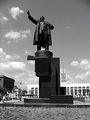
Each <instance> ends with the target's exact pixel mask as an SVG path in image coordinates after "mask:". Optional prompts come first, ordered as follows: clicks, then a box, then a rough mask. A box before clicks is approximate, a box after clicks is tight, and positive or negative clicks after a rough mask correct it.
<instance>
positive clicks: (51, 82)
mask: <svg viewBox="0 0 90 120" xmlns="http://www.w3.org/2000/svg"><path fill="white" fill-rule="evenodd" d="M35 72H36V76H38V77H39V97H40V98H50V97H51V96H52V95H60V68H59V58H38V59H35Z"/></svg>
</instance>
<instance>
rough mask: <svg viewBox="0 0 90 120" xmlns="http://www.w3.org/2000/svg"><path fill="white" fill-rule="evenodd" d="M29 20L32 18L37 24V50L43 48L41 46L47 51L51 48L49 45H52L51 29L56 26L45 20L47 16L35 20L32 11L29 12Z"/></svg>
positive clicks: (34, 41) (35, 35) (34, 42)
mask: <svg viewBox="0 0 90 120" xmlns="http://www.w3.org/2000/svg"><path fill="white" fill-rule="evenodd" d="M27 14H28V18H29V20H31V21H32V22H33V23H34V24H35V25H36V30H35V33H34V40H33V45H37V51H38V50H41V47H43V48H45V50H46V51H48V50H49V46H50V45H52V40H51V30H52V29H54V26H53V25H51V24H50V23H49V22H47V21H45V17H44V16H42V17H40V19H39V20H35V19H34V18H33V17H32V16H31V15H30V12H29V11H28V12H27Z"/></svg>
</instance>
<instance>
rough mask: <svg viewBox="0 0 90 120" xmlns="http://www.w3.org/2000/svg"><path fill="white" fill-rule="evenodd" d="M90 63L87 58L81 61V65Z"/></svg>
mask: <svg viewBox="0 0 90 120" xmlns="http://www.w3.org/2000/svg"><path fill="white" fill-rule="evenodd" d="M88 63H89V61H88V60H87V59H83V60H81V62H80V66H83V65H87V64H88Z"/></svg>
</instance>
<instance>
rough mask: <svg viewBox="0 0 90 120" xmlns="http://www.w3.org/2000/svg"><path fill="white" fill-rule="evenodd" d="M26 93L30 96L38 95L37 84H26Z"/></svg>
mask: <svg viewBox="0 0 90 120" xmlns="http://www.w3.org/2000/svg"><path fill="white" fill-rule="evenodd" d="M27 94H28V95H30V96H32V97H39V85H27Z"/></svg>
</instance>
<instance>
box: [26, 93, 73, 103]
mask: <svg viewBox="0 0 90 120" xmlns="http://www.w3.org/2000/svg"><path fill="white" fill-rule="evenodd" d="M24 103H61V104H73V96H71V95H60V96H51V97H50V98H33V99H30V98H25V99H24Z"/></svg>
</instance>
